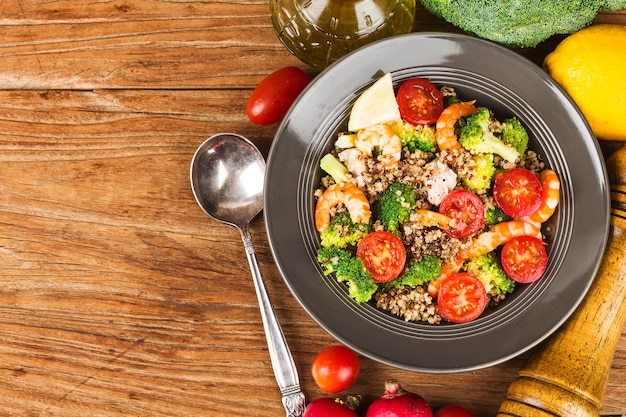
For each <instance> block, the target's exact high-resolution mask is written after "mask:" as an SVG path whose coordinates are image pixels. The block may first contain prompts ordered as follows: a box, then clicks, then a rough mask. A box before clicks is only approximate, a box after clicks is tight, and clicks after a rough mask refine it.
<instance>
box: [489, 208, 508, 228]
mask: <svg viewBox="0 0 626 417" xmlns="http://www.w3.org/2000/svg"><path fill="white" fill-rule="evenodd" d="M509 220H513V218H512V217H511V216H509V215H508V214H506V213H505V212H503V211H502V209H500V207H498V206H496V205H495V204H492V205H490V206H489V207H487V206H485V222H486V223H487V224H488V225H490V226H493V225H495V224H498V223H502V222H508V221H509Z"/></svg>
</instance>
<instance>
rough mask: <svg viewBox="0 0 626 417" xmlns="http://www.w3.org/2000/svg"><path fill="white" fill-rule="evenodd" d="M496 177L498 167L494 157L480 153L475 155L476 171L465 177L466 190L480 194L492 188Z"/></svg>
mask: <svg viewBox="0 0 626 417" xmlns="http://www.w3.org/2000/svg"><path fill="white" fill-rule="evenodd" d="M495 175H496V167H495V165H494V164H493V155H491V154H489V153H480V154H477V155H474V170H473V171H472V172H471V173H470V174H469V175H467V176H464V177H463V184H464V185H465V187H466V188H468V189H470V190H472V191H474V192H478V191H480V190H488V189H489V188H491V180H493V177H494V176H495Z"/></svg>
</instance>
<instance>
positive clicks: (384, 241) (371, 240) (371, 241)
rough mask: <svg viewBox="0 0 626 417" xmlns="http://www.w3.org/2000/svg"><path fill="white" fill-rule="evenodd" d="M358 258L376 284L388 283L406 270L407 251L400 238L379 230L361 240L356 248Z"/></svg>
mask: <svg viewBox="0 0 626 417" xmlns="http://www.w3.org/2000/svg"><path fill="white" fill-rule="evenodd" d="M356 256H358V257H359V258H360V259H361V261H362V262H363V265H365V269H367V270H368V271H369V272H370V274H372V279H373V280H374V281H375V282H388V281H391V280H392V279H394V278H396V277H397V276H398V275H400V272H402V270H403V269H404V263H405V262H406V249H405V247H404V243H402V241H401V240H400V238H399V237H398V236H396V235H394V234H393V233H390V232H386V231H384V230H378V231H375V232H372V233H370V234H368V235H367V236H365V237H364V238H363V239H361V241H360V242H359V244H358V245H357V247H356Z"/></svg>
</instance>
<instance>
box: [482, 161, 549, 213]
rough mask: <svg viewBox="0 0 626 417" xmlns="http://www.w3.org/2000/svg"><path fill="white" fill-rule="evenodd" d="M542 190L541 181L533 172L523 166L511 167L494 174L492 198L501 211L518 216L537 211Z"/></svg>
mask: <svg viewBox="0 0 626 417" xmlns="http://www.w3.org/2000/svg"><path fill="white" fill-rule="evenodd" d="M542 192H543V189H542V187H541V182H539V179H538V178H537V176H536V175H535V174H533V173H532V172H530V171H529V170H527V169H525V168H513V169H510V170H508V171H506V172H504V173H502V174H498V175H496V180H495V183H494V186H493V200H494V202H495V203H496V205H497V206H498V207H500V208H501V209H502V211H503V212H505V213H506V214H508V215H509V216H511V217H515V218H520V217H524V216H529V215H531V214H533V213H534V212H535V211H537V209H538V208H539V206H540V205H541V197H542Z"/></svg>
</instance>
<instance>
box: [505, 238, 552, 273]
mask: <svg viewBox="0 0 626 417" xmlns="http://www.w3.org/2000/svg"><path fill="white" fill-rule="evenodd" d="M500 259H501V261H502V269H504V272H505V273H506V274H507V275H508V276H509V277H511V279H513V280H514V281H516V282H519V283H521V284H528V283H529V282H533V281H537V280H538V279H539V278H541V276H542V275H543V273H544V272H545V271H546V268H547V267H548V252H547V251H546V247H545V244H544V243H543V242H542V241H541V240H539V239H537V238H536V237H533V236H520V237H516V238H514V239H511V240H509V241H508V242H506V243H505V244H504V247H503V248H502V253H501V254H500Z"/></svg>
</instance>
